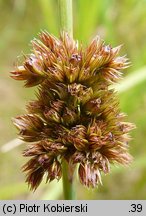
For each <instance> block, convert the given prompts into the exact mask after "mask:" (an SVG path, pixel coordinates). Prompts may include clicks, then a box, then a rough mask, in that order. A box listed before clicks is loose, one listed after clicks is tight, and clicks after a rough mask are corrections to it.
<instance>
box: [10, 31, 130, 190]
mask: <svg viewBox="0 0 146 216" xmlns="http://www.w3.org/2000/svg"><path fill="white" fill-rule="evenodd" d="M39 37H40V39H39V40H37V39H34V40H33V41H32V46H33V53H32V54H30V55H28V56H27V57H26V58H25V61H24V63H23V65H22V66H17V67H16V69H15V70H14V71H12V72H11V76H12V78H14V79H16V80H24V81H25V87H32V86H36V85H38V92H37V99H36V100H34V101H31V102H30V103H29V104H28V105H27V114H25V115H21V116H18V117H16V118H15V119H14V124H15V126H16V127H17V128H18V129H19V135H20V137H21V139H23V140H24V141H26V142H30V143H31V144H30V145H28V148H27V149H26V150H25V151H24V153H23V155H24V156H25V157H31V159H30V160H29V161H28V162H27V163H26V164H25V165H24V166H23V171H25V172H27V178H26V181H27V182H28V183H29V185H30V187H31V189H33V190H35V189H36V188H37V187H38V185H39V184H40V182H41V181H42V178H43V176H44V174H46V180H47V181H52V180H54V179H58V180H59V179H60V178H61V176H62V161H63V160H66V161H67V163H68V165H69V167H70V170H71V171H72V174H73V170H74V169H75V167H76V165H77V164H79V166H78V175H79V179H80V181H81V183H82V184H83V185H85V186H87V187H95V186H96V185H97V184H98V183H101V172H103V173H109V171H110V163H115V162H117V163H120V164H123V165H127V164H129V162H130V161H131V156H130V155H129V153H128V141H129V140H130V136H129V134H128V132H129V131H130V130H131V129H133V128H134V125H133V124H131V123H127V122H125V121H124V117H125V115H124V114H123V113H120V110H119V102H118V100H117V95H116V92H115V91H114V90H113V89H111V88H109V87H110V85H111V84H113V83H115V82H117V81H118V80H119V79H120V78H121V76H122V73H121V70H122V69H125V68H126V67H127V66H128V64H129V63H128V61H127V58H125V56H124V57H119V56H118V53H119V50H120V46H118V47H115V48H112V47H111V46H109V45H105V43H104V42H103V41H102V40H101V39H100V38H99V37H96V38H95V39H94V40H93V41H92V42H91V44H90V45H89V46H87V47H86V48H83V47H82V46H80V47H79V46H78V42H77V41H74V40H73V39H72V38H71V37H70V36H69V35H68V34H67V33H65V32H64V33H62V34H61V36H60V39H57V38H55V37H54V36H52V35H50V34H49V33H47V32H42V33H41V34H40V35H39Z"/></svg>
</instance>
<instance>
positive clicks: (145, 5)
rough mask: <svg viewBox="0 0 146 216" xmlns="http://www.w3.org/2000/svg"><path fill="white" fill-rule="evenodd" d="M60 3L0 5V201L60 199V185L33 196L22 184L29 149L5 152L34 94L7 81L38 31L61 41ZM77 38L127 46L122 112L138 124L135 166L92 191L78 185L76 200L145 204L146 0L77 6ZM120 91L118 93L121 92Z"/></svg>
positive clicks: (34, 0) (80, 1)
mask: <svg viewBox="0 0 146 216" xmlns="http://www.w3.org/2000/svg"><path fill="white" fill-rule="evenodd" d="M58 14H59V12H58V3H57V0H0V15H1V19H0V74H1V76H0V148H1V152H0V199H62V198H63V196H62V187H61V186H62V185H61V181H60V182H59V183H56V182H53V183H51V184H48V185H46V184H45V183H43V184H42V185H41V186H40V187H39V189H38V190H37V191H36V192H35V193H32V192H30V191H29V190H28V187H27V185H26V184H25V183H24V180H25V178H24V174H22V173H21V171H20V168H21V166H22V164H23V163H24V162H25V159H24V158H23V157H22V155H21V152H22V150H23V149H24V148H25V145H20V146H18V147H16V148H13V149H11V148H10V147H11V145H12V144H11V145H8V150H9V151H7V152H4V147H3V146H5V144H6V143H7V142H9V141H10V140H13V139H15V138H16V137H17V135H16V129H15V128H14V126H13V125H12V123H11V117H13V116H16V115H20V114H22V113H24V112H25V104H26V103H27V102H28V101H29V99H33V98H34V90H35V89H24V88H23V87H22V86H23V83H21V82H16V81H14V80H12V79H11V78H10V77H9V71H10V70H12V68H13V65H14V64H15V63H16V62H17V56H21V55H22V53H29V52H30V49H31V46H30V40H32V39H33V38H34V37H37V35H38V33H39V32H40V30H44V29H46V30H48V31H49V32H51V33H52V34H55V35H56V36H58V33H59V15H58ZM73 14H74V38H75V39H78V40H79V41H81V42H82V43H83V44H85V45H86V44H87V43H88V42H89V41H90V40H91V39H92V38H93V37H94V36H95V35H96V34H98V35H100V36H101V37H102V38H104V40H105V41H106V43H109V44H111V45H112V46H116V45H119V44H123V47H122V51H121V54H125V53H127V56H128V58H129V59H130V61H131V62H132V66H131V67H130V68H128V69H127V71H124V76H125V78H124V80H123V83H122V85H121V86H122V90H121V91H120V93H119V97H120V105H121V110H122V111H123V112H126V113H127V114H128V117H127V120H128V121H131V122H133V123H135V124H136V126H137V129H136V130H134V131H133V132H132V137H133V140H132V141H131V142H130V152H131V154H132V155H133V157H134V161H133V163H132V164H131V166H130V167H129V168H122V167H120V166H118V167H113V168H112V171H111V173H110V174H108V175H107V176H104V175H103V186H99V187H98V188H97V189H94V190H89V189H86V188H84V187H82V186H81V185H80V183H79V182H78V181H76V182H75V184H76V186H75V187H76V190H77V192H78V193H77V198H78V199H145V198H146V143H145V141H146V123H145V122H146V0H140V1H137V0H122V1H118V0H110V1H109V0H102V1H97V0H92V1H91V0H73ZM119 88H120V87H119Z"/></svg>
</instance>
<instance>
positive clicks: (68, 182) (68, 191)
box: [62, 160, 75, 200]
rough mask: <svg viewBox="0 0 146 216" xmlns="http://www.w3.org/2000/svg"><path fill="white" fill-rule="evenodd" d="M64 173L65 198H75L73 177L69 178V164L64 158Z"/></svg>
mask: <svg viewBox="0 0 146 216" xmlns="http://www.w3.org/2000/svg"><path fill="white" fill-rule="evenodd" d="M62 174H63V179H62V180H63V181H62V182H63V192H64V199H65V200H73V199H75V192H74V186H73V179H69V166H68V163H67V162H66V161H65V160H64V161H63V163H62Z"/></svg>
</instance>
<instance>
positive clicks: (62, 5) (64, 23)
mask: <svg viewBox="0 0 146 216" xmlns="http://www.w3.org/2000/svg"><path fill="white" fill-rule="evenodd" d="M59 10H60V24H61V30H62V31H65V32H68V34H69V35H70V36H71V37H73V18H72V0H59ZM69 173H70V170H69V166H68V163H67V162H66V161H65V160H63V163H62V174H63V191H64V199H65V200H72V199H75V198H74V192H73V182H72V181H73V179H70V177H69Z"/></svg>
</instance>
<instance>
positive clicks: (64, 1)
mask: <svg viewBox="0 0 146 216" xmlns="http://www.w3.org/2000/svg"><path fill="white" fill-rule="evenodd" d="M59 7H60V24H61V30H63V31H66V32H68V33H69V35H70V36H71V37H73V18H72V17H73V15H72V0H59Z"/></svg>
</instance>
